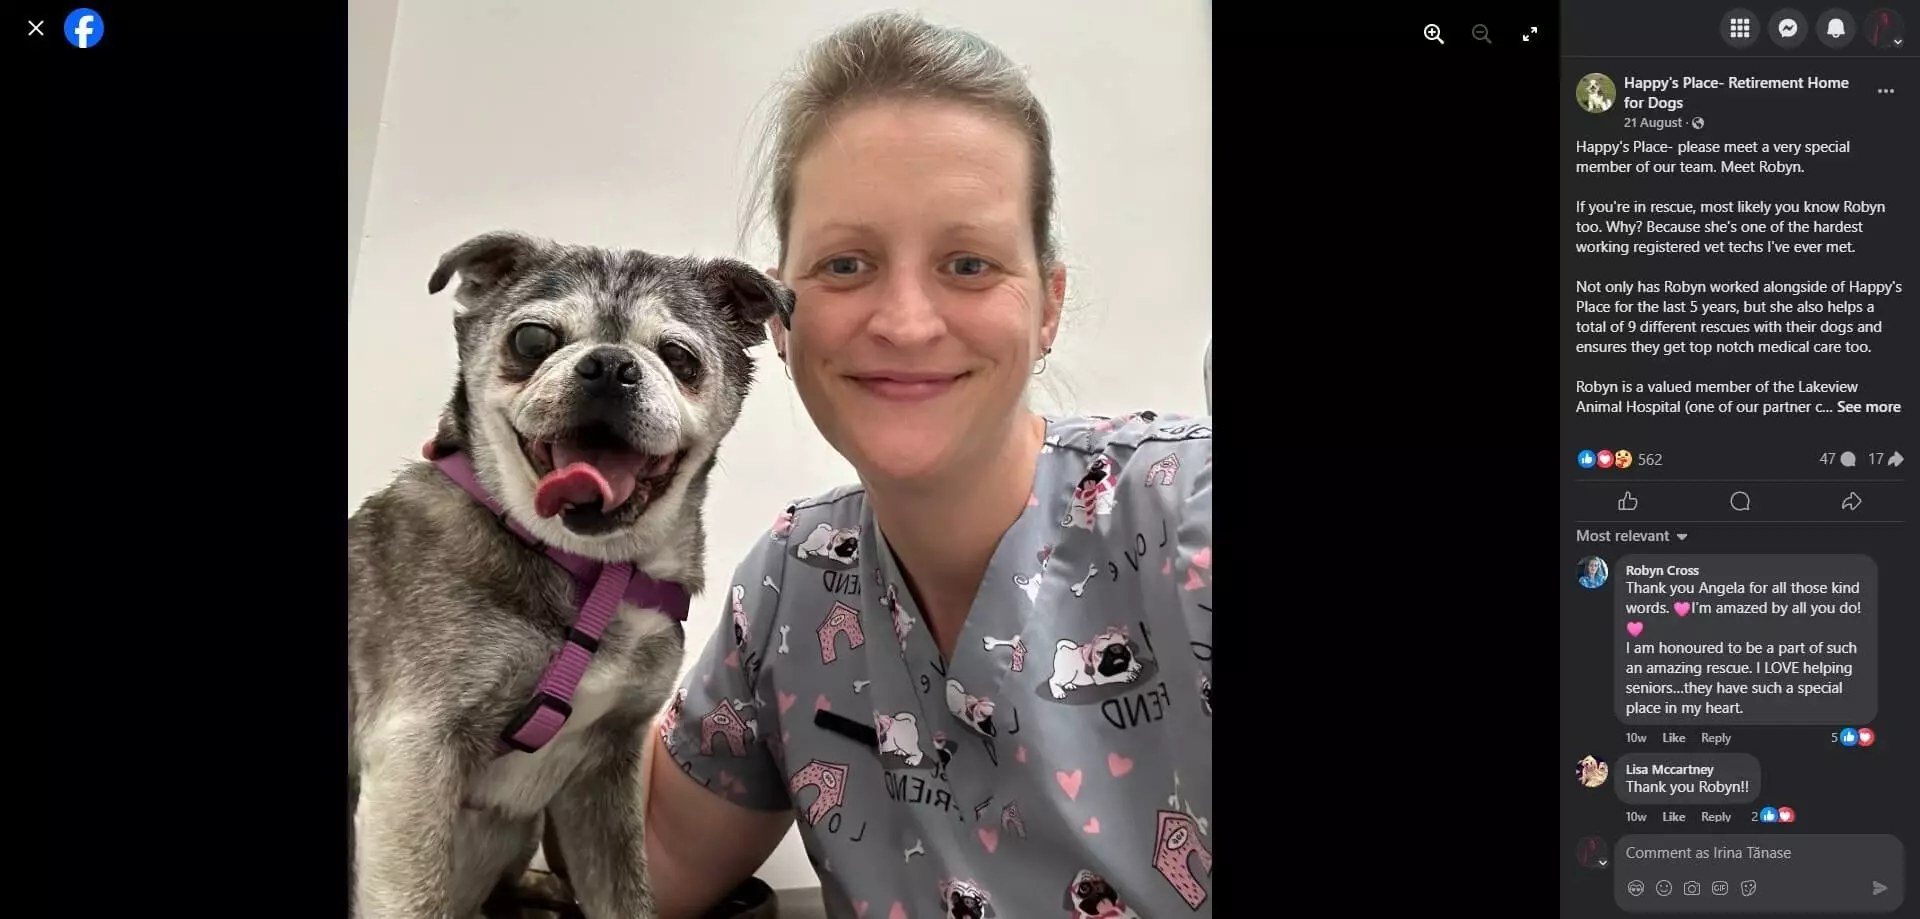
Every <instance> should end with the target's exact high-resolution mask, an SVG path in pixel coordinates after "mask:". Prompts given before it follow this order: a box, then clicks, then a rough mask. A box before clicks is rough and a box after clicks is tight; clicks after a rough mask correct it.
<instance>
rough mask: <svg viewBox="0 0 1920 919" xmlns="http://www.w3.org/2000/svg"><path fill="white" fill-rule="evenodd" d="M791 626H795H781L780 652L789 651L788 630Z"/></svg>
mask: <svg viewBox="0 0 1920 919" xmlns="http://www.w3.org/2000/svg"><path fill="white" fill-rule="evenodd" d="M790 628H793V626H790V625H783V626H781V627H780V653H781V654H786V653H787V630H788V629H790Z"/></svg>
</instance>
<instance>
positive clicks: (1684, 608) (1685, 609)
mask: <svg viewBox="0 0 1920 919" xmlns="http://www.w3.org/2000/svg"><path fill="white" fill-rule="evenodd" d="M1691 612H1693V602H1692V601H1690V600H1681V601H1679V602H1678V603H1675V604H1674V605H1673V614H1674V615H1675V616H1679V617H1680V618H1682V619H1685V618H1687V614H1688V613H1691Z"/></svg>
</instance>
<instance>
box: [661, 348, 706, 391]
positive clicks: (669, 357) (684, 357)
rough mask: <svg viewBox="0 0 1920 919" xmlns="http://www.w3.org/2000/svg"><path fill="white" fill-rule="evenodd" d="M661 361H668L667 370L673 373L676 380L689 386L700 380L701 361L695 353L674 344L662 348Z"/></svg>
mask: <svg viewBox="0 0 1920 919" xmlns="http://www.w3.org/2000/svg"><path fill="white" fill-rule="evenodd" d="M660 359H661V360H663V361H666V363H667V369H668V370H671V371H673V376H674V378H675V379H677V380H679V381H680V382H682V383H685V384H687V385H689V386H691V385H693V383H694V381H695V380H698V379H700V359H699V358H697V357H694V356H693V352H692V351H689V350H687V349H686V348H685V347H682V346H681V345H678V344H675V343H674V342H667V343H666V344H664V345H661V346H660Z"/></svg>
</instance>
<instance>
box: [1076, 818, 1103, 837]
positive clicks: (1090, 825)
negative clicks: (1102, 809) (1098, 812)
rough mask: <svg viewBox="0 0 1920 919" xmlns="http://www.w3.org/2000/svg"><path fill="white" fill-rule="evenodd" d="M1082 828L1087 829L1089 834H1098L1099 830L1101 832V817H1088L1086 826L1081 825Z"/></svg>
mask: <svg viewBox="0 0 1920 919" xmlns="http://www.w3.org/2000/svg"><path fill="white" fill-rule="evenodd" d="M1080 829H1082V830H1085V831H1086V832H1087V834H1088V835H1094V834H1097V833H1099V832H1100V818H1098V817H1088V818H1087V825H1086V826H1083V827H1081V828H1080Z"/></svg>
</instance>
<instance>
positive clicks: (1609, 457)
mask: <svg viewBox="0 0 1920 919" xmlns="http://www.w3.org/2000/svg"><path fill="white" fill-rule="evenodd" d="M1593 462H1594V464H1595V465H1597V466H1599V467H1600V468H1602V469H1612V468H1613V451H1612V450H1602V451H1600V453H1599V455H1597V456H1595V457H1594V458H1593Z"/></svg>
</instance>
